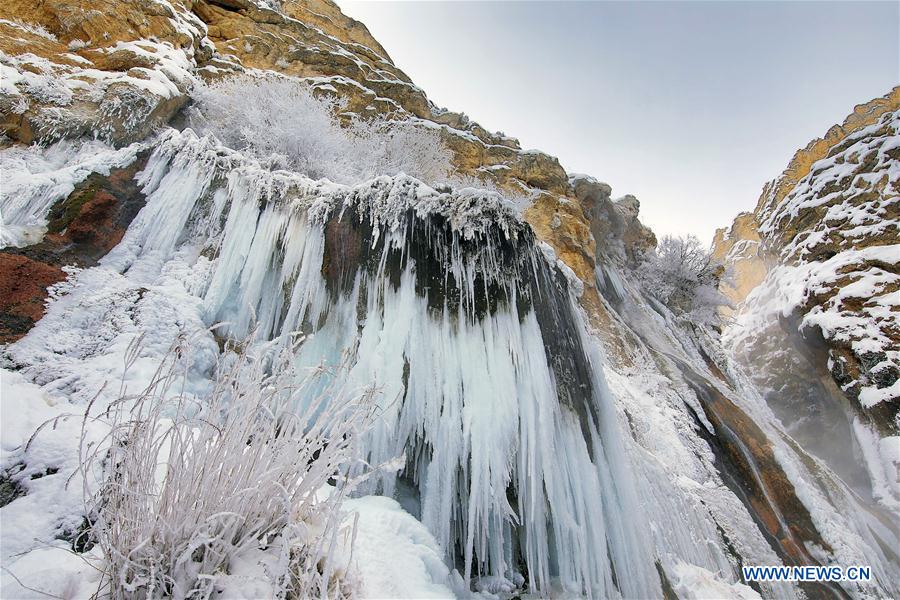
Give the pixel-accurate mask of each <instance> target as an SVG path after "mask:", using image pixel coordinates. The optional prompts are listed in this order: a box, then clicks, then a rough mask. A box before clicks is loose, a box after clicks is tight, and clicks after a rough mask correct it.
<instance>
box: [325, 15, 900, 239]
mask: <svg viewBox="0 0 900 600" xmlns="http://www.w3.org/2000/svg"><path fill="white" fill-rule="evenodd" d="M338 2H339V4H340V6H341V8H342V9H343V10H344V12H345V13H347V14H348V15H350V16H352V17H354V18H356V19H358V20H360V21H362V22H363V23H365V24H366V25H367V26H368V27H369V30H370V31H371V32H372V34H373V35H374V36H375V38H376V39H378V41H379V42H381V44H382V45H383V46H384V47H385V49H386V50H387V51H388V52H389V53H390V55H391V58H392V59H393V61H394V63H395V64H396V65H397V66H398V67H400V68H401V69H403V70H404V71H405V72H406V73H407V74H408V75H409V76H410V77H411V78H412V80H413V81H414V82H415V83H416V84H417V85H419V86H420V87H422V88H423V89H424V90H425V93H426V94H428V97H429V98H430V99H431V100H432V101H433V102H435V103H436V104H437V105H439V106H445V107H447V108H450V109H452V110H455V111H462V112H465V113H466V114H468V115H469V116H470V117H472V118H473V119H475V120H476V121H478V122H479V123H480V124H481V125H482V126H484V127H486V128H487V129H491V130H495V131H497V130H499V131H504V132H506V133H507V134H509V135H512V136H514V137H517V138H519V141H520V142H521V143H522V147H523V148H537V149H540V150H543V151H545V152H547V153H549V154H552V155H554V156H557V157H559V160H560V162H561V163H562V165H563V167H565V169H566V170H567V171H569V172H579V173H588V174H590V175H593V176H595V177H597V178H598V179H600V180H602V181H606V182H607V183H609V184H610V185H612V186H613V195H614V196H621V195H624V194H629V193H630V194H634V195H635V196H637V197H638V199H639V200H640V201H641V215H642V220H643V221H644V222H645V223H647V224H648V225H650V226H651V227H652V228H653V229H654V231H656V232H657V234H666V233H670V234H685V233H694V234H696V235H697V236H699V237H700V238H701V239H702V240H703V241H704V242H708V241H711V240H712V235H713V231H714V230H715V228H717V227H722V226H726V225H729V224H730V223H731V220H732V218H733V217H734V215H735V214H736V213H738V212H739V211H742V210H752V209H753V207H754V206H755V205H756V200H757V199H758V197H759V193H760V190H761V188H762V185H763V183H765V182H766V181H767V180H769V179H772V178H774V177H775V176H777V175H778V174H779V173H780V172H781V171H782V170H783V169H784V168H785V167H786V166H787V162H788V161H789V160H790V157H791V156H792V155H793V153H794V152H795V151H796V150H797V149H799V148H801V147H803V146H805V145H806V144H807V143H808V142H809V141H810V140H812V139H813V138H815V137H819V136H821V135H823V134H824V133H825V131H826V130H827V129H828V127H829V126H831V125H833V124H835V123H838V122H840V121H842V120H843V119H844V117H845V116H846V115H847V114H848V113H849V112H850V111H851V110H852V109H853V106H854V105H855V104H858V103H861V102H865V101H867V100H870V99H872V98H874V97H876V96H881V95H884V94H885V93H887V92H888V91H889V90H890V89H891V87H892V86H894V85H897V84H898V83H900V58H898V57H900V3H898V2H877V3H863V2H794V3H775V2H758V3H757V2H637V3H625V2H552V1H542V2H451V1H446V0H445V1H437V2H424V1H408V2H396V1H359V0H338Z"/></svg>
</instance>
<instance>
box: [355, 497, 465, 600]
mask: <svg viewBox="0 0 900 600" xmlns="http://www.w3.org/2000/svg"><path fill="white" fill-rule="evenodd" d="M343 510H346V511H348V512H349V517H350V518H351V519H353V518H357V520H356V524H357V530H356V537H355V539H354V540H353V546H352V552H353V564H354V566H355V567H356V573H357V574H358V576H359V577H360V579H361V584H362V585H361V589H360V591H359V594H360V596H361V597H363V598H453V597H455V595H454V594H453V592H452V591H451V590H450V588H449V587H448V581H449V577H450V572H449V569H448V568H447V565H445V564H444V560H443V554H444V552H443V549H442V548H441V547H440V546H438V544H437V542H436V541H435V539H434V536H433V535H431V532H429V531H428V529H426V528H425V526H424V525H422V523H421V522H419V521H418V520H416V519H415V518H414V517H413V516H412V515H410V514H409V513H407V512H406V511H404V510H403V509H402V508H400V504H398V503H397V501H396V500H393V499H391V498H386V497H384V496H365V497H362V498H355V499H351V500H346V501H345V502H344V504H343ZM344 551H345V552H346V551H347V550H344Z"/></svg>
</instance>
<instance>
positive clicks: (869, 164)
mask: <svg viewBox="0 0 900 600" xmlns="http://www.w3.org/2000/svg"><path fill="white" fill-rule="evenodd" d="M898 109H900V88H895V89H894V90H893V91H892V92H891V93H890V94H888V95H886V96H885V97H883V98H878V99H876V100H873V101H872V102H869V103H867V104H863V105H860V106H857V107H856V109H855V110H854V112H853V114H851V115H850V116H849V117H847V119H846V120H845V121H844V123H843V124H842V125H839V126H835V127H832V128H831V129H830V130H829V131H828V133H827V134H826V135H825V137H823V138H821V139H817V140H814V141H812V142H810V144H809V145H808V146H807V147H806V148H804V149H803V150H800V151H799V152H797V154H796V155H794V158H793V159H792V160H791V162H790V164H789V165H788V168H787V169H786V170H785V171H784V173H782V174H781V176H779V177H778V178H777V179H775V180H774V181H772V182H771V183H769V184H768V185H766V187H765V188H764V190H763V193H762V196H761V197H760V199H759V203H758V204H757V207H756V209H755V211H754V212H753V213H752V214H750V213H745V214H742V215H740V216H738V217H737V219H735V222H734V224H733V225H732V227H731V229H730V230H729V231H727V232H726V231H725V230H720V231H719V232H717V235H716V239H715V242H714V254H715V255H716V256H717V257H719V258H720V259H721V260H723V261H724V263H725V264H726V265H728V266H729V267H731V268H732V269H733V280H732V282H730V283H725V284H723V291H724V292H725V293H726V294H727V295H728V296H729V297H730V298H731V300H732V301H733V302H735V303H737V304H741V306H740V309H739V310H738V315H737V316H736V324H735V326H734V327H733V328H732V329H733V335H734V336H735V337H737V338H739V339H741V340H742V342H745V341H747V340H748V338H750V339H758V332H756V331H754V329H753V327H754V324H758V322H759V320H760V319H762V320H763V321H764V320H765V317H766V316H779V315H780V317H781V318H782V319H790V320H791V325H789V326H788V327H789V328H791V329H792V330H793V329H796V328H797V327H799V329H801V330H803V331H804V332H805V334H806V335H808V336H816V337H820V338H821V340H822V341H823V343H824V344H825V346H826V348H825V349H820V350H819V352H820V354H821V355H822V356H821V359H822V360H821V361H820V362H822V361H826V363H827V369H828V371H830V373H831V376H832V377H833V378H834V380H835V382H836V383H837V384H838V385H839V386H840V388H841V390H842V391H843V392H844V393H845V394H846V395H847V397H848V398H849V399H850V400H851V401H852V402H853V403H854V405H855V406H856V407H857V408H858V409H859V412H860V414H862V415H867V416H868V417H870V418H871V419H872V420H873V421H874V422H875V423H876V425H877V426H878V427H879V428H880V429H882V431H884V432H886V433H887V432H894V433H896V432H897V431H898V422H897V411H898V407H900V404H898V399H900V383H898V377H900V362H898V360H900V325H898V317H897V311H898V302H897V292H898V290H900V276H898V274H897V261H898V257H900V246H898V243H897V242H898V218H900V200H898V198H900V179H898V176H897V165H898V164H900V149H898V119H900V113H898ZM767 312H768V313H769V314H768V315H766V313H767ZM741 329H743V331H740V330H741ZM793 332H794V331H792V333H793ZM760 358H762V356H760ZM821 366H822V367H825V366H826V365H825V364H823V365H821Z"/></svg>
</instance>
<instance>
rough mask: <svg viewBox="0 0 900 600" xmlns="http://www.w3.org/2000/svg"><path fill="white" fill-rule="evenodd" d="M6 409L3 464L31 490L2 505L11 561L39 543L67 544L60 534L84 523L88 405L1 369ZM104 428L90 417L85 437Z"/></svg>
mask: <svg viewBox="0 0 900 600" xmlns="http://www.w3.org/2000/svg"><path fill="white" fill-rule="evenodd" d="M0 413H2V433H0V436H2V438H0V445H2V453H0V469H2V470H3V472H4V473H6V474H7V476H8V477H10V479H12V480H13V481H15V482H16V483H18V484H19V485H20V486H21V487H23V488H24V491H25V492H26V494H25V495H24V496H19V497H18V498H16V499H15V500H13V501H12V502H11V503H9V504H7V505H6V506H4V507H2V508H0V523H2V528H3V536H2V539H0V556H2V560H3V562H4V564H5V563H7V561H9V560H10V559H11V558H12V557H14V556H16V555H18V554H20V553H24V552H27V551H28V550H31V549H32V548H34V547H35V544H36V543H37V544H40V545H41V546H45V547H63V546H67V545H68V544H66V543H65V542H62V541H60V540H58V539H56V538H57V536H58V535H59V534H61V533H64V532H69V533H70V534H71V533H72V532H75V531H76V530H77V528H78V527H79V526H80V525H81V515H82V514H83V510H82V506H83V496H82V492H83V489H82V485H81V477H79V476H76V473H78V467H79V464H80V461H79V457H80V446H79V443H80V441H81V439H82V417H83V414H84V408H83V407H81V406H77V405H73V404H71V403H69V402H67V401H65V399H63V398H61V397H60V396H58V395H50V394H48V393H47V391H46V390H44V389H41V388H40V387H38V386H37V385H35V384H33V383H31V382H29V381H27V380H26V379H25V378H24V377H23V376H22V375H21V374H19V373H16V372H13V371H9V370H7V369H0ZM45 423H46V424H47V425H45V426H44V427H43V428H41V429H40V431H38V428H39V427H40V426H41V425H43V424H45ZM104 432H105V428H104V426H103V425H102V424H99V423H96V422H89V423H88V424H87V425H86V426H85V431H84V433H85V442H91V441H93V442H94V443H96V442H97V441H99V440H100V439H101V438H102V437H103V434H104ZM73 477H74V479H73V481H71V483H70V484H69V485H66V482H67V480H68V479H69V478H73ZM10 524H15V526H14V527H10Z"/></svg>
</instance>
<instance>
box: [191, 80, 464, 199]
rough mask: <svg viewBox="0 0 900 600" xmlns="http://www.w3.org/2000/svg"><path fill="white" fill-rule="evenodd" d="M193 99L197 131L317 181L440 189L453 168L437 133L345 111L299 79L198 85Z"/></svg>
mask: <svg viewBox="0 0 900 600" xmlns="http://www.w3.org/2000/svg"><path fill="white" fill-rule="evenodd" d="M193 97H194V98H195V99H196V104H195V105H194V107H193V110H192V115H191V124H192V126H193V127H194V128H195V129H197V130H198V131H200V132H202V133H211V134H214V135H215V136H216V137H217V138H219V140H220V141H221V142H222V143H223V144H225V145H226V146H228V147H230V148H233V149H236V150H241V151H242V152H244V153H246V154H250V155H252V156H254V157H255V158H257V159H259V160H261V161H263V162H267V163H269V164H271V165H272V166H273V167H276V168H283V169H289V170H292V171H296V172H299V173H303V174H305V175H307V176H308V177H310V178H312V179H322V178H326V179H330V180H332V181H334V182H336V183H346V184H354V183H361V182H363V181H366V180H369V179H372V178H374V177H377V176H380V175H397V174H400V173H405V174H407V175H410V176H412V177H415V178H417V179H420V180H422V181H424V182H426V183H430V184H433V183H434V182H437V181H443V180H445V179H446V178H447V175H448V173H449V172H450V169H451V165H450V158H451V154H450V151H449V150H448V149H447V147H446V146H445V145H444V143H443V142H442V141H441V138H440V134H439V133H438V132H437V131H436V130H434V129H429V128H427V127H424V126H420V125H417V124H416V123H415V122H414V121H392V120H390V119H389V118H387V117H385V116H379V117H376V118H374V119H371V120H363V119H361V118H360V117H359V116H358V115H355V114H350V113H342V111H344V110H345V109H346V102H345V101H341V100H338V99H336V98H333V97H330V96H325V95H317V94H315V93H314V92H313V90H312V89H311V88H310V87H309V86H308V85H306V84H304V83H302V82H298V81H296V80H291V79H287V78H285V77H280V76H274V75H270V76H265V77H253V76H242V77H233V78H231V79H226V80H224V81H219V82H216V83H210V84H203V85H198V86H197V87H196V88H195V89H194V92H193ZM340 116H343V117H346V121H345V122H342V120H341V118H339V117H340Z"/></svg>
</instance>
